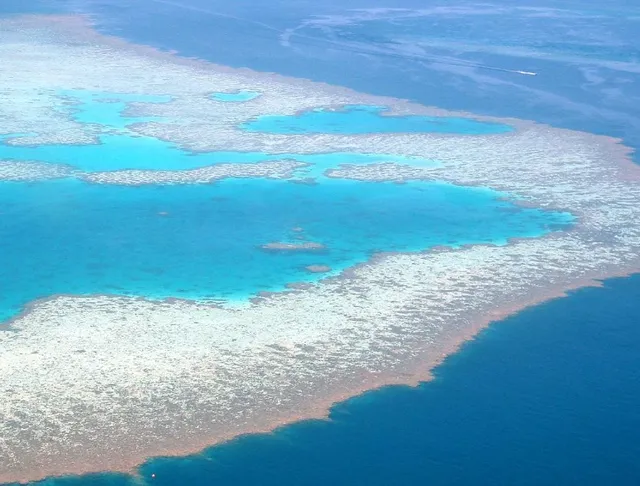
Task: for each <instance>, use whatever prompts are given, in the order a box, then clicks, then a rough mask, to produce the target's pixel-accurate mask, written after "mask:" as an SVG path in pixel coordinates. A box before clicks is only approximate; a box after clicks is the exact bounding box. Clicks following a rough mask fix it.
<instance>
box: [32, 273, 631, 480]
mask: <svg viewBox="0 0 640 486" xmlns="http://www.w3.org/2000/svg"><path fill="white" fill-rule="evenodd" d="M638 302H640V276H636V277H632V278H629V279H618V280H612V281H609V282H607V284H606V286H605V287H604V288H602V289H583V290H580V291H578V292H575V293H574V294H572V296H571V297H569V298H567V299H562V300H557V301H553V302H548V303H546V304H544V305H542V306H539V307H537V308H533V309H530V310H527V311H525V312H522V313H521V314H519V315H518V316H516V317H512V318H509V319H507V320H505V321H503V322H501V323H498V324H494V325H493V326H492V327H490V328H489V329H487V330H485V331H483V332H482V333H481V334H480V335H479V336H478V338H477V339H475V340H474V341H473V342H470V343H468V344H467V345H465V346H464V348H463V350H462V351H461V352H459V353H457V354H456V355H454V356H451V357H450V358H448V359H447V360H446V361H445V363H444V364H443V365H441V366H440V367H439V368H438V369H437V370H436V373H435V375H436V377H435V380H434V381H432V382H429V383H426V384H423V385H421V386H420V387H419V388H417V389H411V388H407V387H388V388H385V389H383V390H379V391H375V392H370V393H367V394H365V395H363V396H361V397H357V398H355V399H352V400H349V401H348V402H346V403H343V404H340V405H337V406H335V407H334V408H333V410H332V411H331V421H329V422H324V421H309V422H303V423H299V424H294V425H291V426H287V427H284V428H282V429H279V430H278V431H276V432H275V433H273V434H269V435H256V436H247V437H243V438H240V439H237V440H235V441H233V442H230V443H228V444H225V445H222V446H219V447H214V448H212V449H210V450H207V451H205V452H203V453H202V454H199V455H196V456H192V457H188V458H181V459H175V458H171V459H156V460H152V461H150V462H148V463H147V464H145V465H144V466H142V467H141V468H140V475H141V478H138V479H136V480H132V479H129V478H127V477H125V476H119V475H96V476H89V477H86V478H82V479H75V478H66V479H57V480H48V481H44V482H42V483H38V484H41V485H43V486H45V485H46V486H85V485H92V486H98V485H99V486H102V485H104V486H132V485H134V484H149V485H158V486H177V485H191V486H205V485H206V486H209V485H225V486H231V485H261V486H282V485H291V486H305V485H309V486H319V485H327V484H334V485H340V486H353V485H370V486H376V485H380V486H389V485H395V484H399V485H404V484H407V485H415V484H420V485H429V486H451V485H460V486H466V485H482V486H485V485H486V486H513V485H518V486H541V485H549V486H551V485H554V486H555V485H558V484H565V485H581V486H602V485H607V484H615V485H617V486H637V485H638V484H640V462H639V461H638V457H640V441H638V431H640V408H638V407H637V403H638V400H639V398H640V394H639V390H638V383H640V353H638V352H637V350H638V348H639V347H640V325H639V324H640V307H639V306H638V305H637V303H638ZM152 474H155V478H154V479H151V475H152Z"/></svg>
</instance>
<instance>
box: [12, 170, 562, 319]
mask: <svg viewBox="0 0 640 486" xmlns="http://www.w3.org/2000/svg"><path fill="white" fill-rule="evenodd" d="M501 196H504V194H501V193H498V192H494V191H491V190H488V189H482V188H467V187H458V186H453V185H450V184H444V183H433V182H430V183H427V182H422V183H410V184H394V183H362V182H355V181H344V180H327V181H325V182H323V183H321V184H315V185H308V184H296V183H293V182H289V181H283V180H260V179H249V180H226V181H223V182H221V183H218V184H213V185H175V186H171V185H169V186H153V185H151V186H141V187H127V186H109V185H99V184H87V183H84V182H82V181H78V180H72V179H66V180H58V181H46V182H45V181H43V182H36V183H9V182H5V183H3V184H2V185H1V188H0V207H2V214H1V215H0V218H2V222H3V224H2V226H1V227H0V232H1V235H0V283H1V285H3V286H5V288H4V289H2V292H0V318H1V319H7V318H9V317H11V316H13V315H15V314H16V313H17V312H18V311H19V310H20V309H21V308H22V307H23V306H24V305H25V304H27V303H28V302H30V301H32V300H34V299H38V298H42V297H47V296H50V295H53V294H60V293H63V294H79V295H85V294H96V293H97V294H102V293H108V294H118V295H137V296H145V297H150V298H163V297H179V298H187V299H245V298H247V297H249V296H251V295H254V294H255V293H256V292H259V291H278V290H283V289H284V288H285V285H286V284H287V283H291V282H301V281H314V280H318V279H319V278H321V277H320V275H318V274H311V273H309V272H308V271H306V270H305V268H304V267H305V266H308V265H314V264H321V265H328V266H330V267H331V268H332V269H333V271H334V273H336V272H339V271H341V270H343V269H345V268H347V267H350V266H353V265H355V264H357V263H361V262H365V261H366V260H367V259H368V258H369V257H370V256H371V255H372V254H373V253H376V252H382V251H418V250H424V249H427V248H430V247H433V246H437V245H450V246H458V245H463V244H472V243H494V244H503V243H505V242H506V240H507V239H508V238H512V237H535V236H539V235H541V234H544V233H546V232H549V231H552V230H557V229H562V228H565V227H566V226H567V225H569V224H570V223H571V221H572V217H571V216H570V215H568V214H566V213H556V212H545V211H542V210H538V209H532V208H519V207H517V206H514V205H513V204H512V203H511V202H508V201H504V200H501V199H500V198H501ZM299 227H301V228H303V229H304V231H303V232H299V231H294V228H299ZM299 238H305V240H300V239H299ZM276 241H286V242H297V241H313V242H319V243H322V244H324V245H326V249H324V250H322V251H309V252H298V251H297V252H291V251H280V252H273V251H265V250H262V249H261V248H260V246H261V245H263V244H265V243H269V242H276Z"/></svg>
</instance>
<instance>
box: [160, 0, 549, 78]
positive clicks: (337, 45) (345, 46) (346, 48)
mask: <svg viewBox="0 0 640 486" xmlns="http://www.w3.org/2000/svg"><path fill="white" fill-rule="evenodd" d="M149 1H150V2H153V3H158V4H162V5H168V6H171V7H175V8H180V9H183V10H190V11H192V12H198V13H203V14H207V15H211V16H215V17H221V18H226V19H231V20H235V21H238V22H244V23H247V24H251V25H255V26H258V27H262V28H264V29H266V30H269V31H272V32H275V33H277V34H279V36H283V35H288V39H290V38H291V37H292V36H295V37H297V38H298V39H301V40H302V43H303V44H305V43H306V45H308V46H311V47H322V46H323V45H325V46H326V45H329V46H331V48H332V49H335V50H338V51H341V52H347V53H352V54H362V55H369V56H379V57H387V58H395V59H401V60H405V61H414V62H425V61H428V62H431V63H434V64H443V65H449V66H461V67H470V68H475V69H485V70H489V71H499V72H504V73H510V74H519V75H524V76H537V74H538V73H536V72H532V71H524V70H518V69H507V68H501V67H497V66H490V65H487V64H481V63H476V62H472V61H465V60H463V59H455V58H442V57H439V56H433V55H420V56H411V55H407V54H400V53H398V52H395V51H381V50H374V49H367V48H358V47H356V46H354V45H352V44H349V43H345V42H338V41H334V40H331V39H326V38H322V37H314V36H310V35H306V34H300V33H298V32H295V30H296V29H287V30H282V29H278V28H277V27H274V26H272V25H269V24H266V23H264V22H259V21H257V20H252V19H248V18H246V17H239V16H237V15H232V14H227V13H223V12H216V11H213V10H209V9H205V8H202V7H196V6H193V5H188V4H184V3H178V2H173V1H171V0H149ZM250 35H251V36H253V37H264V36H261V35H259V34H257V33H256V32H252V33H251V34H250ZM314 43H315V44H314Z"/></svg>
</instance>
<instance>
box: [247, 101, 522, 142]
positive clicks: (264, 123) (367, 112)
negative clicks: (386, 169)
mask: <svg viewBox="0 0 640 486" xmlns="http://www.w3.org/2000/svg"><path fill="white" fill-rule="evenodd" d="M242 127H243V128H244V129H245V130H247V131H250V132H267V133H279V134H286V135H293V134H301V133H336V134H349V135H356V134H366V133H394V132H402V133H424V132H429V133H451V134H458V135H459V134H465V135H490V134H494V133H506V132H509V131H511V130H512V129H511V127H509V126H508V125H504V124H501V123H490V122H481V121H476V120H472V119H469V118H454V117H435V116H418V115H409V116H391V115H389V114H387V112H386V110H385V108H384V107H379V106H363V105H351V106H345V107H341V108H340V109H339V110H326V109H315V110H311V111H307V112H304V113H301V114H299V115H297V116H289V115H265V116H260V117H258V118H257V119H256V120H252V121H249V122H247V123H245V124H244V125H242Z"/></svg>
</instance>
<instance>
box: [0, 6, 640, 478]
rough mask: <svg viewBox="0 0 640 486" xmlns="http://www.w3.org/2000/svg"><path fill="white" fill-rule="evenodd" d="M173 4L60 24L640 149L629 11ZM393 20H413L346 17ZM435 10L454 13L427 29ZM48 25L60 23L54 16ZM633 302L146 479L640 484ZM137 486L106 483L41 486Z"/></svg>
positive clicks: (600, 304) (555, 309) (636, 292)
mask: <svg viewBox="0 0 640 486" xmlns="http://www.w3.org/2000/svg"><path fill="white" fill-rule="evenodd" d="M171 3H172V2H168V3H166V2H165V3H157V2H151V1H149V2H132V1H130V0H68V1H66V2H65V1H61V2H57V3H56V5H55V6H56V7H60V6H63V7H64V8H69V9H71V10H73V11H80V12H86V13H91V14H94V15H95V20H96V22H97V25H98V27H99V28H100V29H102V30H103V31H104V32H107V33H112V34H116V35H121V36H124V37H126V38H128V39H131V40H133V41H137V42H141V43H146V44H151V45H154V46H158V47H161V48H165V49H177V50H178V51H180V52H182V53H183V54H185V55H190V56H198V57H201V58H204V59H209V60H211V61H214V62H218V63H220V64H226V65H233V66H247V67H252V68H255V69H259V70H266V71H275V72H280V73H283V74H289V75H294V76H301V77H306V78H312V79H316V80H319V81H325V82H329V83H333V84H338V85H343V86H349V87H352V88H355V89H358V90H362V91H366V92H371V93H376V94H383V95H392V96H400V97H405V98H411V99H414V100H417V101H420V102H422V103H425V104H428V105H436V106H440V107H443V108H449V109H463V110H469V111H473V112H478V113H485V114H493V115H497V116H513V117H518V118H527V119H533V120H537V121H541V122H546V123H551V124H554V125H556V126H562V127H568V128H573V129H580V130H587V131H592V132H596V133H603V134H608V135H612V136H618V137H622V138H624V139H625V141H626V143H627V144H629V145H630V146H632V147H635V148H639V147H640V116H639V115H638V114H639V113H640V76H639V75H638V72H639V70H638V68H637V66H638V63H637V59H638V42H637V39H638V37H637V32H638V30H639V27H638V19H640V15H639V12H638V5H636V4H635V3H633V2H629V1H627V0H613V1H611V2H607V3H606V4H598V5H595V4H594V5H591V4H588V5H587V4H586V3H585V2H578V1H577V0H539V1H536V2H535V3H531V2H526V1H524V0H515V1H513V2H506V1H498V2H494V4H492V5H489V6H487V7H486V12H485V13H478V12H477V5H475V4H471V3H465V2H459V3H457V4H456V5H455V6H453V7H452V6H451V4H450V3H449V2H447V3H444V2H428V3H425V2H424V1H423V0H394V1H393V2H389V1H383V0H353V1H352V2H349V4H348V5H345V2H339V1H337V0H328V1H325V2H321V3H319V2H312V1H295V2H294V1H292V0H275V1H272V2H260V3H258V2H256V1H255V0H237V1H234V2H232V3H231V2H224V3H223V2H219V1H212V0H179V1H177V2H175V3H174V4H173V5H172V4H171ZM34 5H35V4H31V3H30V7H29V8H31V7H32V6H34ZM390 6H392V7H396V8H400V9H401V8H405V9H408V10H409V12H407V15H406V16H405V17H402V15H401V14H399V13H398V12H397V11H396V12H393V11H389V10H379V11H375V12H374V11H369V12H359V11H354V9H358V8H372V7H390ZM431 7H440V8H442V9H444V10H443V11H442V12H441V13H428V12H427V11H428V10H429V9H430V8H431ZM449 7H451V8H449ZM520 7H534V9H538V10H531V9H529V10H526V9H522V8H520ZM24 8H25V7H23V6H20V7H19V8H18V7H17V6H16V5H6V4H2V6H0V10H2V11H17V10H24ZM37 8H38V9H44V8H49V9H52V7H51V2H47V1H43V2H40V4H39V5H38V6H37ZM454 8H457V9H458V10H459V13H455V12H454V11H453V9H454ZM465 8H466V11H465ZM33 9H34V10H35V9H36V7H35V6H34V7H33ZM418 9H422V10H423V12H422V13H421V12H420V11H419V10H418ZM447 9H448V10H447ZM554 9H568V10H564V11H563V10H554ZM410 14H413V15H410ZM220 15H222V16H220ZM230 16H231V17H230ZM358 16H359V18H358ZM310 20H315V21H316V23H315V24H314V23H313V22H309V21H310ZM325 20H326V21H325ZM305 22H307V23H306V24H305ZM323 22H324V23H323ZM259 24H262V25H259ZM168 26H171V28H168ZM293 28H296V29H297V30H296V33H297V35H296V36H294V37H293V38H292V39H291V44H290V45H291V46H287V45H284V44H283V43H282V38H281V36H282V33H283V31H285V30H286V29H293ZM274 29H275V30H274ZM300 34H303V35H306V36H308V37H302V35H300ZM328 41H329V42H328ZM354 43H355V44H354ZM371 49H374V50H376V52H377V53H376V54H372V53H371ZM468 62H473V63H482V64H483V65H486V66H489V67H497V68H500V69H522V70H527V71H536V72H538V73H539V74H538V76H536V77H529V76H519V75H514V74H513V73H509V72H504V71H499V70H494V69H485V68H480V69H474V68H471V67H469V65H468V64H466V65H465V63H468ZM639 303H640V277H634V278H630V279H620V280H614V281H609V282H607V284H606V286H605V288H603V289H586V290H582V291H579V292H577V293H575V294H573V295H572V296H571V297H569V298H567V299H562V300H558V301H555V302H551V303H547V304H545V305H543V306H540V307H537V308H534V309H531V310H528V311H526V312H523V313H521V314H520V315H518V316H517V317H513V318H511V319H508V320H507V321H505V322H504V323H500V324H496V325H494V326H492V327H491V328H490V329H488V330H487V331H485V332H484V333H482V335H481V336H480V337H479V338H478V339H477V340H475V341H474V342H472V343H469V344H468V345H467V346H466V347H465V348H464V350H463V351H462V352H460V353H458V354H456V355H455V356H452V357H451V358H449V359H448V360H447V361H446V362H445V364H444V365H443V366H441V367H440V368H439V369H438V370H437V372H436V375H437V379H436V380H435V381H433V382H431V383H428V384H425V385H423V386H421V387H420V388H418V389H407V388H389V389H385V390H383V391H378V392H372V393H369V394H366V395H365V396H362V397H359V398H356V399H354V400H351V401H349V402H347V403H345V404H342V405H339V406H337V407H336V408H335V409H334V410H333V413H332V419H333V420H332V422H330V423H326V422H306V423H302V424H298V425H294V426H291V427H288V428H285V429H282V430H281V431H279V432H278V433H276V434H273V435H267V436H254V437H247V438H244V439H241V440H237V441H235V442H233V443H230V444H228V445H226V446H222V447H217V448H213V449H211V450H210V451H207V452H206V453H204V454H201V455H198V456H194V457H191V458H186V459H160V460H155V461H151V462H150V463H149V464H147V465H145V466H144V467H143V468H142V469H141V472H142V475H143V477H144V478H149V477H150V475H151V474H152V473H155V474H156V475H157V476H156V478H155V479H154V480H147V481H146V482H147V483H148V484H158V483H160V484H165V485H171V486H178V485H180V486H181V485H186V484H191V485H196V486H197V485H271V484H273V485H276V484H277V485H295V486H297V485H307V484H308V485H325V484H337V485H354V484H355V485H359V484H373V485H376V484H379V485H385V486H386V485H391V484H426V485H451V484H459V485H468V484H474V485H488V486H489V485H490V486H494V485H505V486H510V485H518V486H521V485H523V486H524V485H527V486H528V485H531V486H534V485H535V486H538V485H545V486H546V485H557V484H571V485H573V484H580V485H589V486H590V485H598V486H600V485H603V484H617V485H624V486H626V485H629V486H637V485H638V484H640V470H639V467H638V464H639V462H638V460H637V458H638V457H640V448H639V444H640V441H639V440H638V436H639V435H640V433H639V432H638V431H639V430H640V417H639V414H638V410H639V409H638V406H637V404H638V402H639V401H640V376H639V374H638V370H639V369H640V304H639ZM144 482H145V481H142V480H133V481H132V480H129V479H128V478H126V477H122V476H112V475H96V476H90V477H86V478H81V479H75V478H74V479H71V478H69V479H63V480H49V481H46V482H44V484H47V486H53V485H55V486H67V485H74V486H85V485H109V486H111V485H130V484H132V483H134V484H140V483H144Z"/></svg>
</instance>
